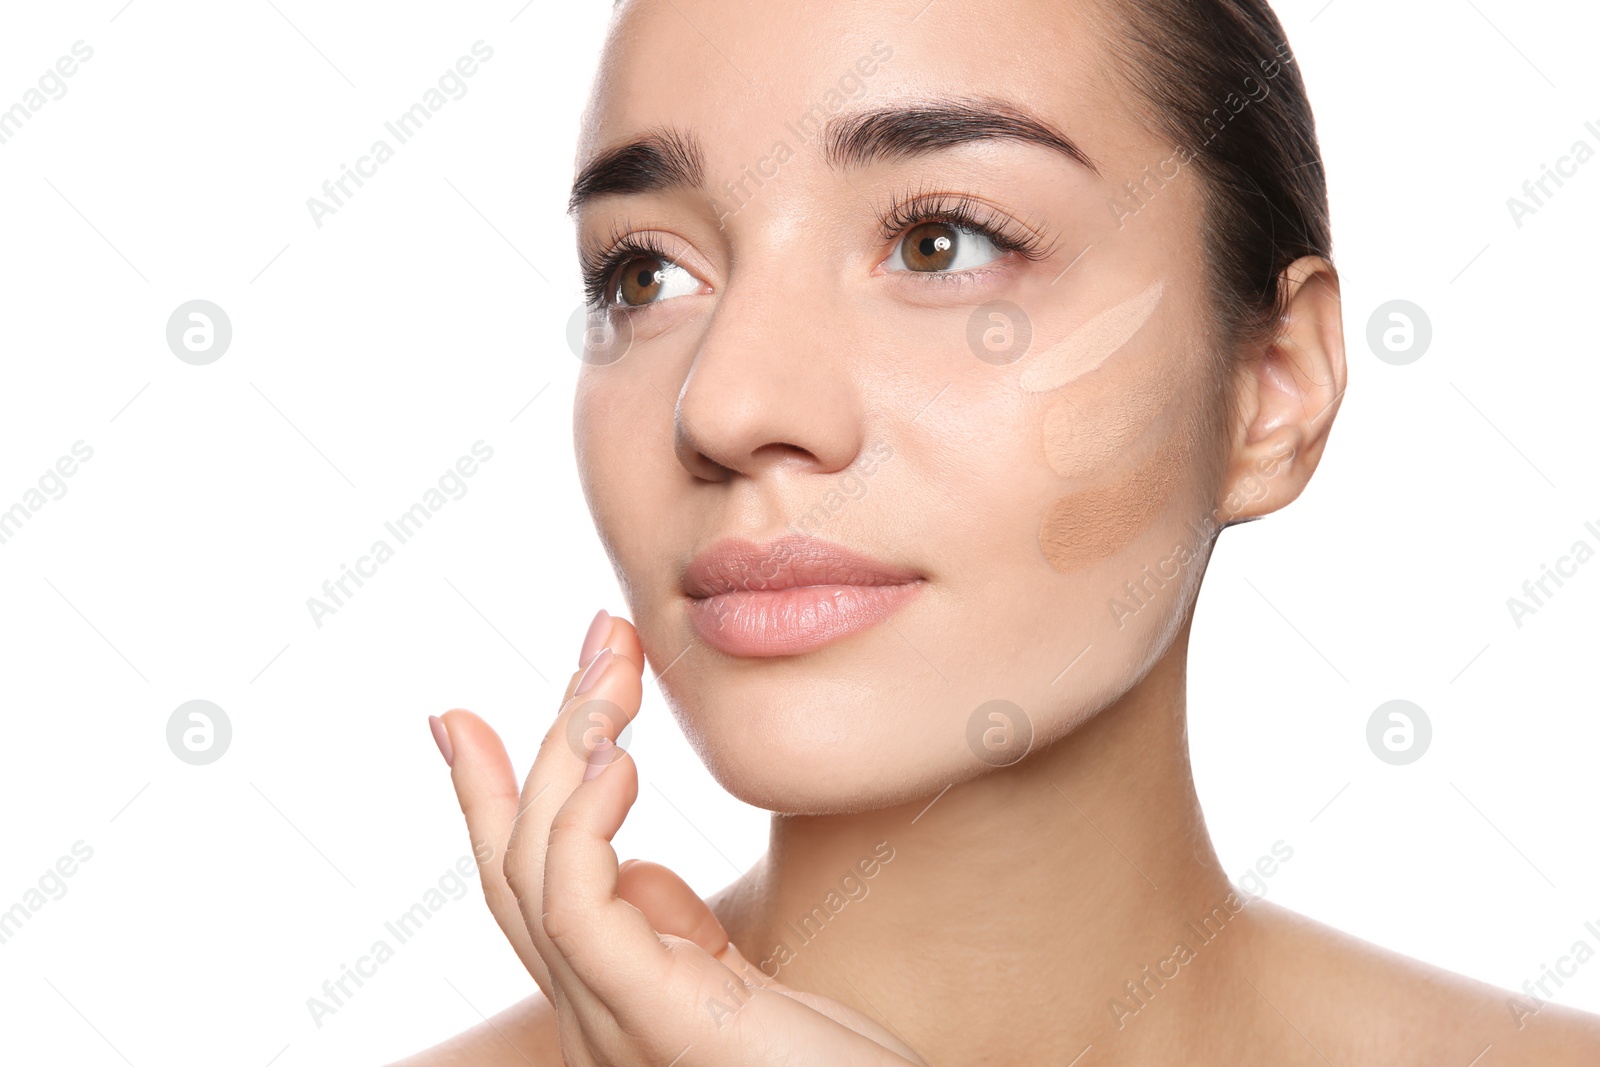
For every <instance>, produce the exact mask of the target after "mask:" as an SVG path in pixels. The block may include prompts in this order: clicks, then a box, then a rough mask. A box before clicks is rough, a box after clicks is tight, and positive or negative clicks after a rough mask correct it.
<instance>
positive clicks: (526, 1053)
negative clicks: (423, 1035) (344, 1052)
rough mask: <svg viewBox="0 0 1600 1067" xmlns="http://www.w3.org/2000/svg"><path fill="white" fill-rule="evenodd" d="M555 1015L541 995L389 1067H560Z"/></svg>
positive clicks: (517, 1004) (519, 1003) (538, 994)
mask: <svg viewBox="0 0 1600 1067" xmlns="http://www.w3.org/2000/svg"><path fill="white" fill-rule="evenodd" d="M562 1064H563V1061H562V1059H561V1042H560V1039H559V1037H558V1034H557V1030H556V1012H555V1008H553V1007H552V1006H551V1005H550V1002H549V1001H548V1000H546V999H545V998H544V994H543V993H535V994H534V995H533V996H531V997H528V998H527V999H525V1000H519V1001H518V1002H517V1003H515V1004H513V1005H511V1007H509V1008H507V1009H505V1010H504V1011H502V1012H500V1013H499V1014H497V1015H494V1016H491V1017H490V1018H488V1019H486V1020H485V1021H483V1022H481V1023H479V1024H478V1025H477V1026H474V1027H473V1028H472V1029H470V1030H465V1031H463V1032H461V1033H459V1034H457V1035H456V1036H454V1037H452V1038H448V1039H446V1040H444V1041H441V1042H440V1043H439V1044H437V1045H435V1046H433V1047H432V1048H430V1049H425V1050H423V1051H422V1052H418V1053H416V1054H415V1055H411V1056H407V1057H406V1058H405V1059H403V1060H396V1061H395V1062H394V1063H392V1064H390V1065H389V1067H530V1065H531V1067H562Z"/></svg>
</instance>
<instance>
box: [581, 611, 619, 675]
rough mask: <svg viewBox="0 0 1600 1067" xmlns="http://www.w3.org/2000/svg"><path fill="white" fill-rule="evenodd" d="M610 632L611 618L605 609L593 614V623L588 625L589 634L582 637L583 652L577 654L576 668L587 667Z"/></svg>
mask: <svg viewBox="0 0 1600 1067" xmlns="http://www.w3.org/2000/svg"><path fill="white" fill-rule="evenodd" d="M610 632H611V616H610V615H607V614H606V609H605V608H601V609H600V610H599V611H597V612H595V613H594V621H593V622H591V623H590V624H589V632H588V633H586V634H584V635H583V650H582V651H580V652H579V653H578V666H580V667H587V666H588V665H589V661H590V660H591V659H593V658H594V654H595V653H596V652H599V651H600V645H601V643H602V642H603V641H605V639H606V635H607V634H608V633H610Z"/></svg>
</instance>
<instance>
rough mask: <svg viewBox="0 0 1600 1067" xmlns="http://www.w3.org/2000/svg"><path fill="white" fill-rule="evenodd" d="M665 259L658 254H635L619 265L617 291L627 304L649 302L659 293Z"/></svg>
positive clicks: (663, 279) (663, 274)
mask: <svg viewBox="0 0 1600 1067" xmlns="http://www.w3.org/2000/svg"><path fill="white" fill-rule="evenodd" d="M666 270H667V261H666V260H664V259H662V258H661V257H660V256H636V257H634V258H633V259H630V260H628V262H626V263H624V264H623V265H622V267H621V274H620V277H619V278H618V279H617V292H618V293H619V294H620V295H621V297H622V302H623V303H624V304H628V305H639V304H651V303H654V302H655V300H656V298H657V297H658V296H660V295H661V287H662V285H663V284H664V283H665V281H666Z"/></svg>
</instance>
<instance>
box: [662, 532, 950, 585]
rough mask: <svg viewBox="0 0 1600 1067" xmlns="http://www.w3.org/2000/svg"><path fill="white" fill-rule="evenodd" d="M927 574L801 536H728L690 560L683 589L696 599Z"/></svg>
mask: <svg viewBox="0 0 1600 1067" xmlns="http://www.w3.org/2000/svg"><path fill="white" fill-rule="evenodd" d="M921 579H922V575H920V574H918V573H917V572H916V571H913V570H909V569H907V568H905V567H899V566H895V565H894V564H891V563H884V562H882V561H881V560H875V559H872V558H871V557H870V556H864V555H862V554H860V553H859V552H853V551H851V550H850V549H848V548H845V547H844V546H843V545H838V544H834V543H833V542H831V541H824V540H821V539H819V538H815V537H805V536H801V535H798V534H791V535H786V536H783V537H778V538H775V539H774V540H771V541H768V542H767V543H766V544H764V545H761V544H756V543H755V542H754V541H748V540H745V539H743V538H737V537H725V538H723V539H722V540H720V541H718V542H716V543H715V544H713V545H712V546H711V547H710V548H707V549H706V550H705V551H703V552H701V553H700V554H699V555H697V556H695V557H694V559H693V560H692V561H690V563H689V566H688V568H687V570H685V571H684V575H683V589H684V592H686V593H688V594H689V595H690V596H691V597H696V598H705V597H711V596H717V595H718V594H721V593H733V592H740V591H745V592H752V591H764V590H774V589H796V588H799V587H801V586H807V585H905V584H907V583H910V582H915V581H920V580H921Z"/></svg>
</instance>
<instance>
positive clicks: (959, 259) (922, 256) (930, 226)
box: [884, 222, 1005, 274]
mask: <svg viewBox="0 0 1600 1067" xmlns="http://www.w3.org/2000/svg"><path fill="white" fill-rule="evenodd" d="M1004 254H1005V250H1004V249H1002V248H1000V247H999V246H997V245H996V244H995V243H994V241H992V240H990V239H989V238H988V237H986V236H984V235H983V234H982V233H979V232H978V231H977V230H972V229H968V228H966V227H965V226H958V225H956V224H955V223H953V222H919V223H918V224H917V225H915V226H913V227H911V229H909V230H907V231H906V232H905V234H904V235H902V236H901V238H900V240H899V241H897V242H896V243H895V246H894V252H893V253H892V254H891V255H890V256H889V258H888V259H887V260H885V261H884V266H885V267H887V268H889V269H890V270H905V271H913V272H917V273H922V274H937V273H941V272H944V271H956V270H970V269H971V268H973V267H981V266H983V265H984V264H985V263H992V262H994V261H995V260H996V259H999V258H1000V257H1001V256H1003V255H1004Z"/></svg>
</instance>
